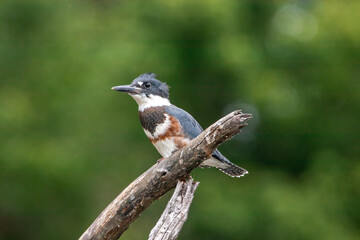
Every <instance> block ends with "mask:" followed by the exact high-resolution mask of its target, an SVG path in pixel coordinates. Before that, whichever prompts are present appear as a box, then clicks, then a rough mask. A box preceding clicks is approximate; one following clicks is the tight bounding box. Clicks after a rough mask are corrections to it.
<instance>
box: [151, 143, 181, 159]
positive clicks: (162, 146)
mask: <svg viewBox="0 0 360 240" xmlns="http://www.w3.org/2000/svg"><path fill="white" fill-rule="evenodd" d="M153 144H154V146H155V148H156V150H158V152H159V153H160V155H161V156H162V157H164V158H165V157H168V156H170V155H171V153H172V152H173V151H175V150H177V149H178V148H177V146H176V144H175V142H174V141H173V138H166V139H164V140H161V141H157V142H155V143H153Z"/></svg>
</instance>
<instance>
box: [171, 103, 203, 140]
mask: <svg viewBox="0 0 360 240" xmlns="http://www.w3.org/2000/svg"><path fill="white" fill-rule="evenodd" d="M165 112H166V113H168V114H170V115H171V116H174V117H176V118H177V119H178V121H179V123H180V125H181V127H182V129H183V132H184V134H185V136H186V137H188V138H190V139H194V138H196V137H197V136H198V135H199V134H200V133H202V132H203V131H204V129H203V128H202V127H201V126H200V124H199V123H198V122H197V121H196V120H195V119H194V118H193V116H191V115H190V114H189V113H188V112H186V111H185V110H182V109H181V108H178V107H176V106H174V105H170V106H166V107H165Z"/></svg>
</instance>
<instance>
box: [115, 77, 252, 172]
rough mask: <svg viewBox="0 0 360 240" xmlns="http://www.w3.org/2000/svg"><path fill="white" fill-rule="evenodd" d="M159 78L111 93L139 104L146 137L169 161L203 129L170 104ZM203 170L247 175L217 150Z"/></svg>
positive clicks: (138, 81) (191, 118) (187, 114)
mask: <svg viewBox="0 0 360 240" xmlns="http://www.w3.org/2000/svg"><path fill="white" fill-rule="evenodd" d="M156 77H157V76H156V74H154V73H144V74H141V75H140V76H139V77H137V78H136V79H135V80H134V81H132V83H131V84H130V85H123V86H116V87H113V88H112V89H113V90H116V91H120V92H125V93H127V94H129V95H130V96H131V97H132V98H133V99H134V100H135V101H136V103H137V104H138V105H139V117H140V122H141V125H142V127H143V129H144V131H145V134H146V136H147V137H148V138H149V139H150V141H151V142H152V144H153V145H154V146H155V148H156V149H157V151H158V152H159V153H160V155H161V156H162V157H164V158H166V157H168V156H170V155H171V154H172V153H173V152H174V151H176V150H178V149H180V148H182V147H184V146H185V145H186V144H187V143H188V142H190V140H192V139H194V138H196V137H197V136H198V135H199V134H200V133H201V132H202V131H203V128H202V127H201V126H200V124H199V123H198V122H197V121H196V120H195V119H194V118H193V117H192V116H191V115H190V114H189V113H187V112H186V111H184V110H183V109H181V108H178V107H176V106H175V105H172V104H171V103H170V100H169V87H168V85H167V84H166V83H163V82H161V81H159V80H158V79H156ZM200 167H216V168H218V169H219V170H221V171H222V172H224V173H226V174H227V175H229V176H231V177H242V176H244V175H245V174H247V173H248V171H246V170H245V169H243V168H241V167H239V166H237V165H235V164H233V163H232V162H230V161H229V160H228V159H227V158H226V157H224V156H223V155H222V154H221V153H220V152H219V150H215V151H214V153H213V154H212V156H211V158H209V159H207V160H205V161H203V162H202V164H201V165H200Z"/></svg>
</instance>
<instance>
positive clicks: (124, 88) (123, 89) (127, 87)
mask: <svg viewBox="0 0 360 240" xmlns="http://www.w3.org/2000/svg"><path fill="white" fill-rule="evenodd" d="M111 89H112V90H115V91H119V92H125V93H133V94H138V93H140V92H141V89H140V88H137V87H133V86H130V85H123V86H116V87H112V88H111Z"/></svg>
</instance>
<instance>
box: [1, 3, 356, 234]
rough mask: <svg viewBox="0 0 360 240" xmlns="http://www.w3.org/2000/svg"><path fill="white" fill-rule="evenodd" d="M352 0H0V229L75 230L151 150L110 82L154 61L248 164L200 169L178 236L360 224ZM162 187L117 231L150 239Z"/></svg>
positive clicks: (148, 162) (152, 66)
mask: <svg viewBox="0 0 360 240" xmlns="http://www.w3.org/2000/svg"><path fill="white" fill-rule="evenodd" d="M359 12H360V1H356V0H354V1H339V0H327V1H311V0H308V1H306V0H302V1H300V0H294V1H282V0H271V1H260V0H257V1H255V0H243V1H235V0H233V1H230V0H227V1H224V0H223V1H220V0H218V1H216V0H208V1H199V0H184V1H179V0H178V1H175V0H170V1H169V0H162V1H115V0H81V1H80V0H78V1H69V0H62V1H60V0H57V1H55V0H54V1H47V0H27V1H16V0H0V82H1V86H0V133H1V134H0V239H55V240H56V239H77V238H78V237H79V236H80V235H81V234H82V232H83V231H85V229H86V228H87V227H88V226H89V225H90V224H91V223H92V221H93V220H94V219H95V218H96V216H97V215H98V214H99V213H100V212H101V211H102V210H103V209H104V208H105V207H106V206H107V204H108V203H110V201H112V200H113V198H114V197H115V196H116V195H117V194H118V193H120V192H121V190H122V189H124V187H126V186H127V185H128V184H129V183H130V182H131V181H132V180H134V179H135V178H136V177H137V176H139V175H140V174H141V173H142V172H144V171H145V170H146V169H148V168H149V167H150V166H152V165H153V164H154V163H155V161H156V160H157V159H158V158H159V154H158V153H157V152H156V150H155V148H154V147H153V146H152V145H151V144H150V142H149V140H148V139H147V138H146V137H145V134H144V133H143V130H142V129H141V127H140V123H139V120H138V116H137V106H136V103H135V102H134V101H133V100H132V99H131V98H130V97H129V96H127V95H125V94H120V93H117V92H114V91H111V90H110V88H111V87H112V86H115V85H121V84H128V83H130V82H131V81H132V80H133V79H134V78H136V77H137V76H138V75H140V74H141V73H144V72H155V73H158V74H160V77H159V79H160V80H162V81H166V82H167V83H168V84H169V85H170V86H171V87H172V88H171V92H170V96H171V101H172V103H174V104H176V105H177V106H179V107H182V108H184V109H186V110H187V111H188V112H190V113H191V114H192V115H193V116H194V117H195V118H196V119H197V120H198V121H199V122H200V123H201V124H202V125H203V127H207V126H209V125H210V124H211V123H213V122H215V121H216V120H217V119H219V118H220V117H222V116H224V115H225V114H227V113H229V112H231V111H232V110H235V109H243V110H244V111H245V112H250V113H252V114H253V115H254V118H253V119H252V120H251V121H250V122H249V126H248V127H246V129H245V130H244V131H243V133H242V134H240V135H238V136H237V137H235V138H234V139H232V140H231V141H229V142H226V143H225V144H223V145H222V146H221V147H220V149H221V151H222V152H223V154H224V155H226V156H227V157H228V158H229V159H230V160H231V161H233V162H234V163H236V164H238V165H240V166H242V167H244V168H246V169H248V170H249V172H250V174H249V175H247V176H246V177H244V178H241V179H233V178H230V177H228V176H226V175H225V174H223V173H221V172H219V171H217V170H216V169H205V170H202V169H196V170H195V171H194V172H193V174H192V175H193V177H194V178H195V179H196V180H197V181H200V182H201V184H200V186H199V188H198V190H197V192H196V195H195V199H194V202H193V204H192V206H191V211H190V215H189V219H188V221H187V223H186V224H185V225H184V228H183V230H182V232H181V235H180V237H179V239H242V240H244V239H280V240H281V239H314V240H318V239H360V162H359V156H360V127H359V120H360V94H359V93H360V81H359V76H360V15H359ZM170 195H171V193H169V194H168V195H167V196H166V197H164V198H162V199H160V200H159V201H157V202H155V203H154V204H153V205H152V206H151V207H150V208H149V209H147V210H146V211H145V212H144V214H143V215H142V216H141V217H140V218H139V219H138V220H137V221H136V222H135V223H133V224H132V225H131V227H130V228H129V230H128V231H126V232H125V234H124V235H123V237H122V239H130V240H137V239H139V240H140V239H146V238H147V236H148V234H149V232H150V230H151V228H152V227H153V226H154V225H155V223H156V221H157V220H158V218H159V216H160V214H161V212H162V210H163V209H164V207H165V205H166V203H167V200H168V199H169V197H170Z"/></svg>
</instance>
